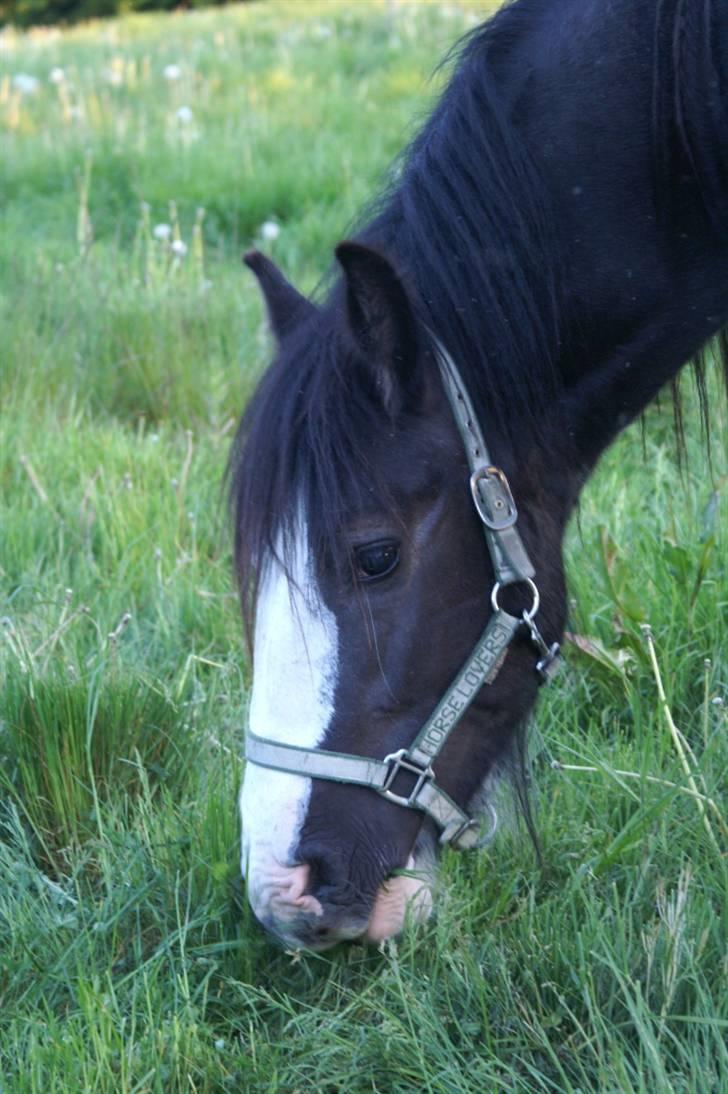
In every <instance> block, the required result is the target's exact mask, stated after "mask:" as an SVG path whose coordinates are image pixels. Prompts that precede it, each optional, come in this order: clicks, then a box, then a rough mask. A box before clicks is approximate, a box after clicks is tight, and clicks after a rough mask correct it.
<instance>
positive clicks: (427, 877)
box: [364, 856, 434, 942]
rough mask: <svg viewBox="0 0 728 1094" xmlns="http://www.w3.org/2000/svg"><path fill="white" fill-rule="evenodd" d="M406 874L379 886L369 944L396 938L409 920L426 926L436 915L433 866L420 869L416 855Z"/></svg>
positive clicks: (366, 937)
mask: <svg viewBox="0 0 728 1094" xmlns="http://www.w3.org/2000/svg"><path fill="white" fill-rule="evenodd" d="M405 871H406V872H405V873H402V874H397V875H396V876H395V877H391V878H388V880H387V881H385V882H384V884H383V885H381V886H380V887H379V891H378V892H377V895H376V898H375V900H374V907H373V908H372V913H371V915H370V917H369V922H368V924H367V928H366V931H365V932H364V938H365V939H366V941H367V942H383V941H385V939H387V938H393V937H394V936H395V935H398V934H399V933H400V932H401V931H402V929H403V928H404V925H405V923H406V922H407V920H409V921H410V922H412V923H423V922H424V921H425V920H426V919H429V917H430V915H431V913H432V905H433V899H432V890H433V882H434V876H433V872H432V864H430V863H428V868H427V869H426V870H423V869H422V868H421V867H420V868H419V869H418V868H417V866H416V864H415V858H414V856H410V858H409V859H408V860H407V865H406V867H405Z"/></svg>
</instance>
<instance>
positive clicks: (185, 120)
mask: <svg viewBox="0 0 728 1094" xmlns="http://www.w3.org/2000/svg"><path fill="white" fill-rule="evenodd" d="M192 116H193V115H192V111H191V110H190V108H189V106H181V107H179V109H178V111H177V121H179V122H181V123H182V125H189V123H190V122H191V121H192Z"/></svg>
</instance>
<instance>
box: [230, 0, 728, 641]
mask: <svg viewBox="0 0 728 1094" xmlns="http://www.w3.org/2000/svg"><path fill="white" fill-rule="evenodd" d="M711 7H712V0H702V3H701V4H696V5H692V6H691V5H690V4H686V3H684V2H683V0H660V2H659V3H658V5H657V15H656V21H655V50H654V68H653V102H652V124H653V130H654V141H655V145H654V154H653V159H654V162H655V177H656V178H657V177H658V175H660V172H659V171H658V168H664V167H665V165H666V164H668V165H669V164H675V163H677V162H678V161H680V162H682V163H684V162H687V163H688V164H689V165H691V167H692V170H693V171H694V172H695V174H696V177H697V178H698V181H699V184H700V186H701V192H702V193H703V195H704V200H705V203H706V206H707V207H708V208H709V209H710V210H711V214H710V215H711V216H714V217H718V218H720V219H722V218H723V217H724V216H725V218H726V220H728V210H727V209H725V194H726V193H728V186H726V185H725V183H726V172H727V166H726V165H727V162H728V153H724V154H723V156H722V158H719V160H718V161H717V162H716V163H715V164H711V163H710V162H708V158H707V157H706V156H705V155H703V154H702V149H703V148H704V147H705V146H704V145H703V143H702V140H700V139H698V138H699V137H700V134H701V132H702V133H703V134H704V133H705V132H706V131H707V130H708V129H710V130H711V131H712V129H711V127H715V126H716V125H717V124H718V121H719V117H718V111H719V104H718V96H717V93H713V94H712V95H711V96H710V97H709V98H710V102H711V104H713V106H712V107H711V109H710V110H709V111H708V113H709V114H710V118H709V119H703V120H702V121H701V122H700V125H701V126H702V127H703V128H702V130H700V129H698V128H696V126H697V125H698V123H697V122H696V120H695V119H696V117H697V118H701V117H702V115H701V111H704V109H705V101H706V100H705V94H706V93H707V91H706V82H708V83H709V82H710V80H711V79H712V78H713V77H714V76H715V61H714V59H713V53H712V45H711V43H710V42H709V34H708V29H707V28H708V27H709V24H710V19H709V14H710V11H711ZM542 14H543V5H542V4H538V3H534V0H514V2H513V3H511V4H508V5H506V7H505V8H503V9H501V11H499V12H498V13H497V15H496V16H495V17H494V18H492V19H491V20H490V21H489V22H488V23H486V24H485V25H484V26H482V27H479V28H476V29H475V30H474V31H473V32H471V33H470V34H469V35H467V36H466V37H465V38H464V39H463V40H462V41H461V43H459V45H458V46H457V47H456V49H455V50H454V51H453V52H452V53H451V55H450V57H449V62H450V63H451V64H453V66H454V71H453V74H452V76H451V79H450V82H449V84H448V85H447V87H446V88H445V91H444V93H443V94H442V97H441V98H440V100H439V102H438V103H437V105H436V106H435V108H434V110H433V112H432V113H431V115H430V116H429V118H428V119H427V120H426V122H425V123H424V125H423V127H422V129H421V131H420V132H419V133H418V135H417V136H416V137H415V138H414V140H413V141H412V143H411V144H410V145H409V147H408V148H407V149H405V151H404V152H403V153H402V154H401V156H400V157H399V159H398V161H397V162H396V165H395V168H394V169H393V171H392V173H391V177H390V182H389V184H388V185H387V186H386V187H385V188H384V190H383V192H382V193H381V195H380V196H379V197H378V198H377V199H376V200H375V202H374V203H373V204H372V205H371V206H369V208H368V209H367V210H366V214H365V217H364V218H363V219H362V221H361V222H360V224H361V226H360V228H359V229H358V230H357V231H356V237H357V238H358V239H359V240H361V241H362V242H364V243H366V244H367V245H369V246H372V247H374V248H377V249H380V250H382V251H383V252H384V253H385V254H387V255H388V256H389V257H390V258H391V259H392V260H393V261H394V262H395V265H396V266H397V268H398V269H399V270H400V271H401V273H402V275H403V278H404V281H405V283H406V284H407V285H408V286H409V287H410V289H411V290H412V295H413V303H414V305H415V307H416V309H417V311H418V314H419V317H420V319H421V320H422V321H423V323H424V324H426V325H427V327H429V328H430V329H431V330H433V331H435V332H436V334H437V337H438V338H439V339H440V341H441V342H442V343H443V344H444V345H445V347H446V348H447V350H448V351H449V352H450V354H451V355H452V357H453V358H454V359H455V360H456V362H457V364H458V368H459V369H460V371H461V374H462V375H463V378H464V380H465V382H466V385H467V386H468V390H469V392H470V395H471V398H472V400H473V403H474V405H475V409H476V412H477V413H478V415H479V417H480V419H481V421H482V423H483V424H484V427H485V430H486V433H487V434H488V433H489V427H490V429H493V426H494V425H497V430H493V432H494V433H495V434H496V435H497V436H498V437H505V438H506V439H507V438H508V437H509V431H514V432H520V431H522V430H523V429H524V428H527V429H528V430H530V431H531V433H534V432H535V433H536V434H537V435H538V431H539V429H540V428H542V413H541V412H542V408H543V406H544V404H545V402H546V401H547V400H548V399H549V397H550V396H551V395H554V394H555V393H556V392H557V391H558V388H559V384H560V377H559V375H558V372H557V367H556V366H557V360H558V356H559V352H560V349H561V348H562V347H561V341H560V340H561V337H562V330H563V329H564V327H565V326H566V324H565V318H567V317H565V314H564V308H565V301H564V300H563V299H562V298H561V296H560V292H559V284H560V269H559V261H560V260H559V257H558V256H559V251H560V248H559V242H558V239H557V238H556V236H555V218H554V216H553V215H552V210H551V200H550V198H549V195H548V194H547V192H546V188H545V185H544V183H543V181H542V179H541V178H540V177H539V174H538V171H537V170H536V168H535V165H534V163H533V161H532V158H531V156H530V154H529V152H528V149H527V148H526V147H525V145H524V143H523V140H522V138H521V137H520V135H519V133H518V131H517V129H516V127H515V126H514V124H513V122H512V120H511V117H510V113H511V110H510V104H509V103H508V101H507V96H506V95H504V92H503V90H502V85H503V84H506V85H507V84H508V82H509V78H510V77H512V76H514V75H515V73H514V72H512V71H511V70H510V69H509V66H510V65H511V59H510V53H511V46H512V44H517V43H518V41H519V39H520V36H521V34H522V33H524V32H525V31H527V30H528V29H529V28H530V27H531V26H532V22H531V21H532V20H533V19H534V18H540V17H541V16H542ZM708 62H710V63H708ZM514 67H515V66H514ZM720 110H722V107H720ZM720 120H722V118H721V119H720ZM722 131H723V132H726V127H725V126H724V127H723V130H722ZM708 147H710V145H708ZM713 147H714V146H713ZM661 177H662V178H665V177H666V176H665V175H661ZM667 177H668V178H669V177H670V173H669V172H668V174H667ZM655 200H656V204H658V205H660V207H661V208H662V209H663V210H668V209H669V207H670V203H671V201H672V200H673V195H671V193H670V192H669V191H668V190H666V189H665V190H663V189H662V188H661V189H660V192H659V193H656V195H655ZM325 291H326V295H325V297H324V299H323V303H322V306H321V308H320V309H319V310H318V312H317V313H316V314H315V315H314V316H311V317H308V318H307V319H306V320H305V322H304V323H303V324H301V325H300V326H299V327H298V328H297V329H296V330H294V331H293V332H292V333H291V334H290V335H289V336H288V337H287V339H286V340H285V342H284V344H283V346H282V348H281V352H280V353H279V354H278V356H277V359H276V361H275V362H274V364H273V365H272V366H271V368H270V369H269V370H268V371H267V373H266V374H265V376H264V377H263V379H262V381H261V383H260V385H259V386H258V389H257V390H256V392H255V394H254V396H253V399H252V400H251V402H250V404H249V406H248V408H247V410H246V412H245V414H244V416H243V419H242V421H241V424H240V427H239V429H238V433H237V435H236V439H235V443H234V445H233V451H232V454H231V460H230V465H229V476H230V496H231V502H232V509H233V516H234V527H235V557H236V565H237V570H238V574H239V579H240V587H241V595H242V606H243V615H244V619H245V624H246V630H247V632H248V636H250V633H251V625H252V619H253V611H254V604H255V598H256V591H257V582H258V580H259V577H260V566H261V564H262V562H263V560H264V559H265V558H266V557H267V556H274V557H278V558H279V560H280V561H281V562H282V563H283V564H284V565H285V566H287V567H288V563H289V562H290V551H291V549H292V544H293V541H294V537H295V533H296V528H297V523H296V522H297V519H298V515H299V514H300V512H301V511H304V512H305V513H306V518H307V528H308V535H309V540H310V544H311V548H312V551H313V553H314V554H315V555H316V556H317V557H320V556H321V554H322V553H323V552H324V551H328V552H329V554H330V550H331V545H332V544H333V543H334V542H335V540H336V537H337V535H338V533H339V531H340V528H341V523H342V518H343V514H344V513H345V511H346V509H347V507H348V505H349V504H350V502H351V492H352V491H353V490H356V489H362V490H363V489H366V490H367V491H368V496H369V497H370V498H371V497H373V498H375V499H376V500H377V501H378V502H379V503H380V504H381V505H382V506H384V507H385V508H386V509H387V510H388V511H390V512H392V513H393V512H394V505H393V503H392V499H391V498H390V497H389V494H388V491H387V485H386V482H384V481H383V480H382V479H381V477H378V476H377V472H376V469H375V467H374V466H373V464H372V461H371V459H370V456H369V454H368V452H367V445H368V441H369V438H371V437H372V436H373V435H375V434H376V432H377V430H378V429H379V428H381V409H380V408H379V406H378V405H377V403H376V399H375V398H374V397H373V395H372V392H371V391H370V390H368V388H367V386H366V385H365V384H364V385H359V384H358V383H355V382H353V381H352V377H351V376H350V375H348V374H345V370H344V369H343V368H342V358H345V354H344V353H342V350H343V349H344V346H345V341H344V337H345V331H344V329H343V327H344V319H343V311H344V309H343V308H342V307H341V290H340V287H339V286H338V285H337V284H332V278H331V277H330V278H329V281H328V283H327V284H326V286H325ZM726 350H728V342H727V341H726V339H725V338H723V340H722V341H721V343H720V351H719V356H720V357H721V359H722V362H723V367H724V370H725V375H726V382H727V383H728V364H727V363H726V362H727V361H728V353H726ZM433 367H434V366H433ZM697 382H698V390H699V393H700V396H701V408H702V413H703V421H704V424H705V422H706V421H707V396H706V387H705V357H704V355H702V354H701V355H699V358H698V364H697ZM673 390H674V394H675V406H676V424H677V427H678V435H680V434H681V428H682V427H681V412H680V400H679V393H678V391H677V388H676V387H674V388H673ZM362 483H366V487H364V486H361V484H362ZM357 484H359V486H358V485H357ZM289 573H290V569H289Z"/></svg>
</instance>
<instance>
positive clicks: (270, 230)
mask: <svg viewBox="0 0 728 1094" xmlns="http://www.w3.org/2000/svg"><path fill="white" fill-rule="evenodd" d="M260 234H261V236H262V237H263V239H267V240H271V241H272V240H274V239H278V236H279V235H280V234H281V226H280V224H276V222H275V221H274V220H266V221H264V222H263V223H262V224H261V226H260Z"/></svg>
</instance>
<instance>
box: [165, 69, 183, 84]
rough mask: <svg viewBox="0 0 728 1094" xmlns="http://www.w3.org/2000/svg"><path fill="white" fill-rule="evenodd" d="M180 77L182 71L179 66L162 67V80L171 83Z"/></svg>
mask: <svg viewBox="0 0 728 1094" xmlns="http://www.w3.org/2000/svg"><path fill="white" fill-rule="evenodd" d="M181 75H182V69H181V68H180V67H179V65H165V66H164V78H165V80H169V81H170V82H172V81H173V80H179V78H180V76H181Z"/></svg>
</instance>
